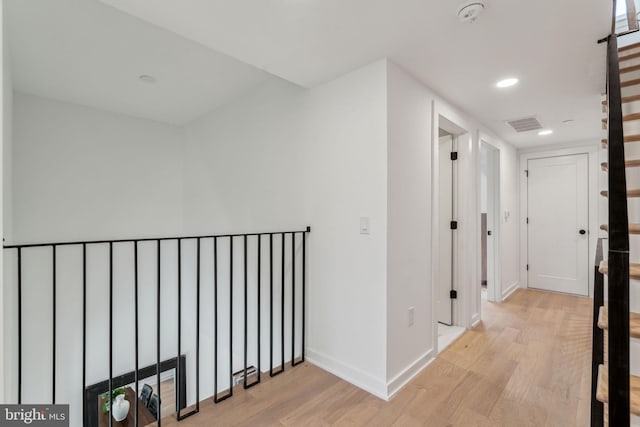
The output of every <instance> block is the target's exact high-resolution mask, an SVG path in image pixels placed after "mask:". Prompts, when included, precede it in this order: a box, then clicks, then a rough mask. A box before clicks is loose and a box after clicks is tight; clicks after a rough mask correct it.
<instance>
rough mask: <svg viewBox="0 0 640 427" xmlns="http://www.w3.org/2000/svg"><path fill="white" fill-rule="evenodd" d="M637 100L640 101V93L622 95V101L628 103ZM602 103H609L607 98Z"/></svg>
mask: <svg viewBox="0 0 640 427" xmlns="http://www.w3.org/2000/svg"><path fill="white" fill-rule="evenodd" d="M639 67H640V65H639ZM635 101H640V95H629V96H623V97H622V103H623V104H626V103H629V102H635ZM602 105H605V106H606V105H607V100H606V99H605V100H604V101H602Z"/></svg>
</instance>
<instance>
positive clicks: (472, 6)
mask: <svg viewBox="0 0 640 427" xmlns="http://www.w3.org/2000/svg"><path fill="white" fill-rule="evenodd" d="M484 7H485V4H484V0H474V1H468V2H466V3H464V4H462V5H461V6H460V7H459V8H458V19H460V22H468V23H472V22H474V21H475V20H476V19H478V16H480V14H481V13H482V11H483V10H484Z"/></svg>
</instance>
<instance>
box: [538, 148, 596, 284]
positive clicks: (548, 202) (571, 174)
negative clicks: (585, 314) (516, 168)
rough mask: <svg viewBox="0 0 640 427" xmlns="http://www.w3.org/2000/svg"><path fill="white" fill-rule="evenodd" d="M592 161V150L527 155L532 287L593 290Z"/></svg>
mask: <svg viewBox="0 0 640 427" xmlns="http://www.w3.org/2000/svg"><path fill="white" fill-rule="evenodd" d="M588 162H589V159H588V154H572V155H564V156H555V157H543V158H535V159H528V161H527V218H526V223H527V242H528V243H527V246H528V247H527V266H526V268H527V275H528V278H527V282H528V286H529V287H530V288H536V289H542V290H548V291H555V292H562V293H568V294H574V295H585V296H586V295H589V279H588V275H589V267H588V262H589V171H588V169H589V166H588ZM551 242H553V244H550V243H551Z"/></svg>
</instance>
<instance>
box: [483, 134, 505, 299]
mask: <svg viewBox="0 0 640 427" xmlns="http://www.w3.org/2000/svg"><path fill="white" fill-rule="evenodd" d="M499 238H500V151H499V149H497V148H496V147H494V146H492V145H491V144H489V143H487V142H485V141H483V140H481V141H480V246H481V248H480V253H481V264H480V266H481V280H480V291H481V300H482V301H491V302H498V301H500V300H501V295H500V293H499V291H498V289H499V288H500V286H499V283H500V279H499V277H500V265H499V264H498V260H499Z"/></svg>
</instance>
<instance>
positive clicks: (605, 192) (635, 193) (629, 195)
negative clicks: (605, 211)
mask: <svg viewBox="0 0 640 427" xmlns="http://www.w3.org/2000/svg"><path fill="white" fill-rule="evenodd" d="M600 195H601V196H603V197H609V191H608V190H602V191H601V192H600ZM632 197H640V189H637V188H635V189H632V190H627V198H632Z"/></svg>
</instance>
